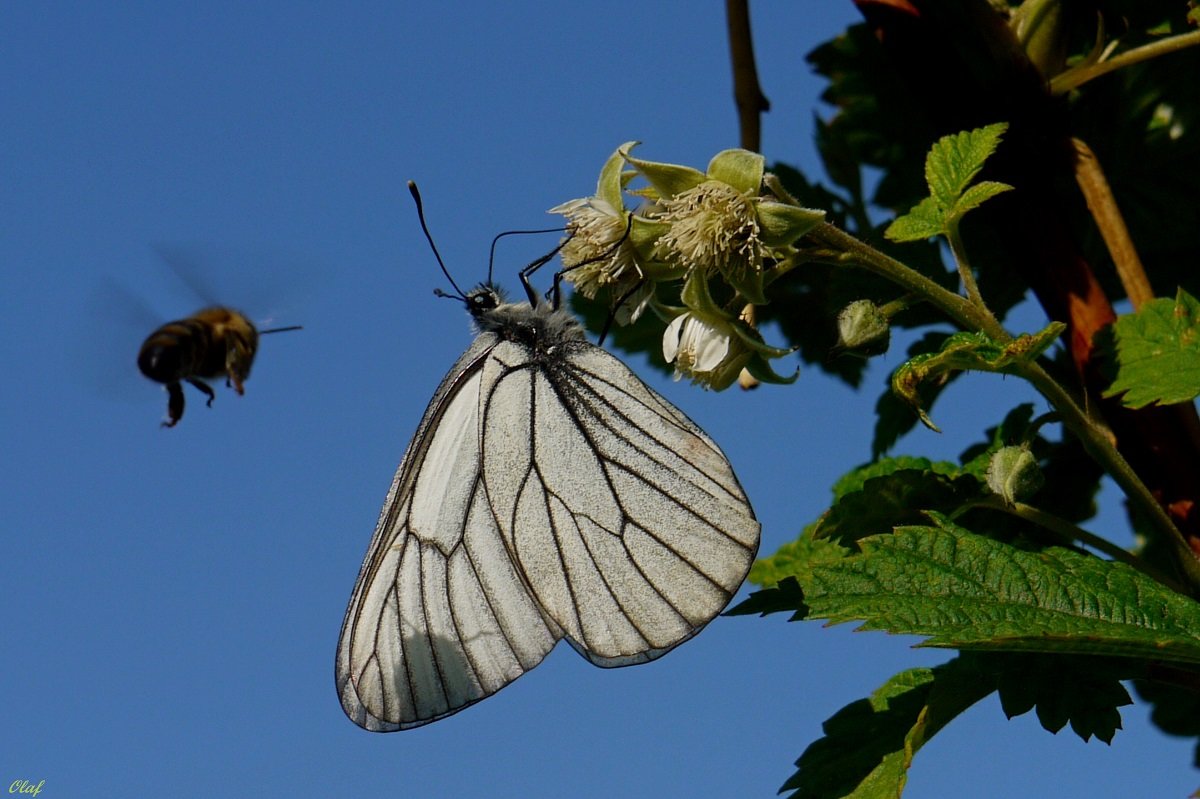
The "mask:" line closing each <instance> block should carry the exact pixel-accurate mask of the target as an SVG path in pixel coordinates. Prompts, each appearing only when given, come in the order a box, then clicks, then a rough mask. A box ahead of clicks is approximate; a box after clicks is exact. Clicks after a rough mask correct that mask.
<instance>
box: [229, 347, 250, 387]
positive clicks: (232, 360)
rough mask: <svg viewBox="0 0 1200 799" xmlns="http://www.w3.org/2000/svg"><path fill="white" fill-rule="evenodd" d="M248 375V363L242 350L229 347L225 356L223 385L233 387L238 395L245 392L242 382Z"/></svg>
mask: <svg viewBox="0 0 1200 799" xmlns="http://www.w3.org/2000/svg"><path fill="white" fill-rule="evenodd" d="M249 376H250V364H249V363H248V362H247V361H246V359H245V357H243V354H242V351H241V350H240V349H239V348H237V347H231V348H230V350H229V352H228V354H227V355H226V356H225V385H226V386H229V387H231V388H233V390H234V391H236V392H237V393H238V396H239V397H240V396H242V395H243V394H245V393H246V389H245V388H243V387H242V383H244V382H245V380H246V378H247V377H249Z"/></svg>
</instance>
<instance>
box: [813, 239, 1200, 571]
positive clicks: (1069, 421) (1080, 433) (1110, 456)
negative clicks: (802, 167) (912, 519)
mask: <svg viewBox="0 0 1200 799" xmlns="http://www.w3.org/2000/svg"><path fill="white" fill-rule="evenodd" d="M808 238H809V239H810V240H812V241H814V242H816V243H818V244H821V245H825V246H827V247H829V248H830V249H831V250H833V251H834V252H836V253H838V254H839V255H838V256H837V260H838V261H839V262H841V263H847V264H853V265H854V266H857V267H859V268H862V269H865V270H867V271H869V272H871V273H873V274H876V275H879V276H881V277H884V278H886V279H888V280H890V281H892V282H893V283H895V284H897V285H899V286H900V287H901V288H902V289H904V290H905V291H908V292H913V293H916V294H919V295H921V296H922V297H924V298H925V299H926V300H927V301H928V302H929V303H931V304H933V305H934V306H936V307H937V308H939V309H941V310H942V312H944V313H945V314H946V315H947V316H948V317H950V319H951V320H953V321H954V322H956V323H957V324H958V325H959V326H960V327H962V328H963V329H964V330H968V331H978V332H982V333H985V334H987V335H988V336H989V337H991V338H992V339H993V340H995V341H997V342H999V343H1001V344H1007V343H1009V342H1011V341H1012V340H1013V337H1012V336H1011V335H1009V333H1008V331H1006V330H1005V329H1004V328H1003V327H1002V326H1001V325H1000V323H999V322H998V321H997V320H996V318H995V317H994V316H993V315H992V313H991V312H990V311H989V310H988V309H987V308H986V307H983V306H982V300H981V301H980V303H979V304H976V303H974V302H971V301H970V300H968V299H967V298H965V297H963V296H961V295H959V294H956V293H954V292H952V291H948V290H946V289H944V288H942V287H941V286H939V285H938V284H937V283H934V282H933V281H932V280H930V279H929V278H927V277H925V276H924V275H922V274H920V273H918V272H916V271H915V270H913V269H911V268H910V267H908V266H905V265H904V264H903V263H901V262H900V261H897V260H896V259H895V258H891V257H889V256H887V255H885V254H883V253H881V252H879V251H878V250H876V249H874V248H873V247H870V246H868V245H866V244H864V243H863V242H861V241H859V240H858V239H856V238H854V237H853V236H851V235H850V234H848V233H846V232H844V231H842V230H839V229H838V228H836V227H834V226H833V225H831V224H829V223H825V224H823V225H821V226H820V227H818V228H816V229H815V230H813V231H812V232H810V233H809V234H808ZM951 246H952V248H953V247H954V244H953V241H952V242H951ZM957 257H958V256H957V255H956V258H957ZM959 263H960V264H963V263H965V262H964V261H959ZM968 268H969V267H968ZM973 282H974V281H972V283H973ZM1014 372H1015V373H1016V374H1017V375H1018V376H1019V377H1023V378H1025V379H1026V380H1028V381H1029V382H1030V383H1031V384H1032V385H1033V387H1034V388H1036V389H1037V390H1038V392H1039V393H1041V395H1042V396H1043V397H1045V398H1046V401H1047V402H1049V403H1050V406H1051V407H1053V408H1054V409H1055V410H1056V411H1058V412H1059V413H1060V414H1062V420H1063V424H1064V425H1066V426H1067V428H1069V429H1070V430H1071V432H1072V433H1073V434H1074V435H1075V436H1076V437H1078V438H1079V440H1080V441H1082V442H1083V444H1084V446H1085V447H1086V448H1087V449H1088V451H1089V452H1090V453H1091V455H1092V457H1093V458H1095V459H1096V460H1097V461H1098V462H1099V463H1100V465H1101V466H1102V467H1104V469H1105V471H1107V472H1108V474H1109V475H1111V476H1112V478H1113V480H1114V481H1115V482H1116V483H1117V485H1118V486H1120V487H1121V489H1122V490H1123V491H1124V492H1125V495H1126V496H1127V497H1128V498H1129V500H1130V501H1131V502H1133V503H1135V504H1136V505H1138V506H1139V507H1140V509H1141V510H1142V511H1143V512H1144V513H1145V514H1146V517H1147V518H1149V519H1150V520H1151V521H1152V522H1153V523H1154V526H1155V527H1156V528H1157V529H1158V531H1159V532H1160V533H1161V534H1162V535H1163V536H1164V537H1165V538H1166V540H1168V541H1170V542H1171V543H1172V545H1173V546H1174V547H1175V549H1176V554H1177V556H1178V560H1179V563H1180V567H1181V568H1182V569H1183V572H1184V574H1185V575H1186V577H1187V581H1188V584H1189V587H1190V588H1191V589H1192V592H1193V593H1194V594H1196V595H1200V561H1198V560H1197V559H1196V556H1195V555H1194V554H1192V551H1191V548H1190V547H1189V546H1188V545H1187V541H1186V540H1185V539H1184V537H1183V534H1182V533H1181V532H1180V531H1179V529H1178V528H1177V527H1176V526H1175V523H1174V522H1173V521H1172V520H1171V517H1170V516H1169V515H1167V512H1166V510H1164V509H1163V507H1162V506H1161V505H1159V504H1158V502H1157V501H1156V500H1155V498H1154V495H1153V494H1151V493H1150V490H1149V489H1148V488H1146V486H1145V484H1144V483H1143V482H1142V481H1141V479H1140V478H1139V477H1138V476H1137V473H1136V472H1134V470H1133V468H1132V467H1131V466H1130V465H1129V463H1128V461H1126V460H1125V458H1124V456H1122V455H1121V453H1120V452H1118V451H1117V448H1116V446H1114V444H1113V442H1112V439H1111V437H1110V434H1109V432H1108V430H1107V429H1106V428H1105V427H1103V426H1102V425H1101V424H1100V423H1098V422H1097V421H1096V420H1095V419H1093V418H1091V417H1090V416H1088V414H1087V413H1086V412H1085V411H1084V410H1083V409H1082V408H1081V407H1080V406H1079V404H1078V403H1077V402H1076V401H1075V399H1074V398H1073V397H1072V396H1071V394H1070V393H1069V392H1068V391H1067V390H1066V389H1065V388H1064V387H1063V386H1062V385H1061V384H1059V383H1058V382H1057V381H1055V380H1054V378H1052V377H1051V376H1050V374H1049V373H1047V372H1046V370H1045V369H1043V368H1042V367H1041V366H1039V365H1038V364H1036V363H1028V364H1021V365H1018V366H1016V367H1015V368H1014Z"/></svg>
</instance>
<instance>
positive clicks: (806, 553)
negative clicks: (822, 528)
mask: <svg viewBox="0 0 1200 799" xmlns="http://www.w3.org/2000/svg"><path fill="white" fill-rule="evenodd" d="M810 530H811V525H810V527H809V529H808V530H805V531H804V532H803V533H801V534H800V537H799V538H797V539H796V540H795V541H789V542H788V543H786V544H784V545H783V546H781V547H780V548H779V549H778V550H777V551H776V552H775V554H774V555H771V556H770V557H766V558H759V559H758V560H756V561H754V565H753V566H751V567H750V574H749V575H748V576H747V578H746V579H747V580H749V581H750V582H751V583H753V584H755V585H761V586H764V587H765V586H772V585H775V584H776V583H778V582H780V581H781V580H783V579H784V578H786V577H795V578H797V579H798V580H800V582H801V583H807V582H808V581H809V580H810V579H812V570H813V567H814V566H819V565H821V564H825V563H833V562H834V561H838V560H841V559H842V558H844V557H846V556H847V555H849V554H850V550H848V549H846V548H845V547H843V546H841V545H839V544H837V543H836V542H834V541H829V540H826V539H815V538H813V537H812V535H811V534H810ZM791 609H792V610H794V609H795V608H791ZM756 612H758V611H756Z"/></svg>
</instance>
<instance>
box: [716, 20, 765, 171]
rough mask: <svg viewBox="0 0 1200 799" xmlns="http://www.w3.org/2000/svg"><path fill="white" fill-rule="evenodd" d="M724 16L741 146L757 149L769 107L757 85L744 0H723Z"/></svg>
mask: <svg viewBox="0 0 1200 799" xmlns="http://www.w3.org/2000/svg"><path fill="white" fill-rule="evenodd" d="M725 16H726V24H727V26H728V28H729V56H730V61H731V63H732V65H733V99H734V102H735V103H736V104H737V112H738V129H739V133H740V139H741V143H742V148H743V149H746V150H751V151H752V152H756V153H757V152H760V151H761V150H762V118H761V114H762V112H764V111H769V110H770V109H771V103H770V101H769V100H767V98H766V96H765V95H764V94H763V93H762V88H761V87H760V86H759V85H758V68H757V67H756V66H755V65H754V40H753V38H751V36H750V9H749V7H748V2H747V0H725Z"/></svg>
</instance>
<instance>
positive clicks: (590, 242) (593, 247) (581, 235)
mask: <svg viewBox="0 0 1200 799" xmlns="http://www.w3.org/2000/svg"><path fill="white" fill-rule="evenodd" d="M550 213H552V214H562V215H563V216H565V217H566V218H567V234H568V236H569V238H568V239H567V240H566V243H564V244H563V248H562V261H563V264H564V265H565V267H566V268H565V269H564V270H563V277H564V278H565V279H566V280H568V281H569V282H571V283H572V284H574V286H575V288H576V290H577V291H578V292H579V293H580V294H582V295H583V296H585V297H588V298H589V299H591V298H594V297H595V296H596V294H597V292H599V291H600V290H601V289H603V288H609V289H610V290H611V294H612V297H613V299H614V300H615V299H620V298H621V297H622V296H623V295H624V294H626V293H627V292H629V291H631V290H633V288H634V287H635V286H636V285H637V284H638V283H639V282H641V281H642V278H643V273H642V269H641V267H640V266H639V265H638V260H637V251H636V249H635V248H634V246H633V243H632V242H631V241H630V239H629V216H628V212H626V211H624V210H623V209H622V210H617V209H616V208H613V206H612V205H611V204H610V203H608V202H607V201H606V200H603V199H601V198H600V197H585V198H583V199H578V200H570V201H568V202H565V203H563V204H562V205H557V206H555V207H554V208H551V209H550Z"/></svg>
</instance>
